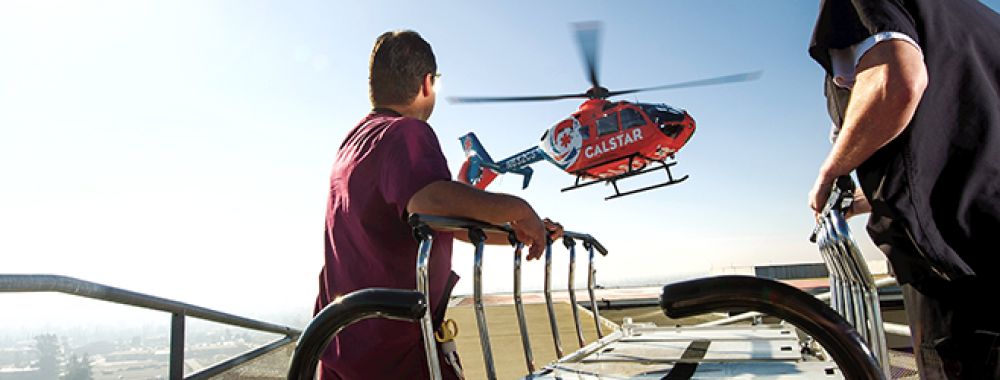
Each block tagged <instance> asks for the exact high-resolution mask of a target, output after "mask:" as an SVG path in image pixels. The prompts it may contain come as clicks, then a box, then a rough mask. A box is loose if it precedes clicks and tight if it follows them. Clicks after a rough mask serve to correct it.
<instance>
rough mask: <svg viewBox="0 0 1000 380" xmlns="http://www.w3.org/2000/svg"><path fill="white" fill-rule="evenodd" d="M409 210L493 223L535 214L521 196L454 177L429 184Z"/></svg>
mask: <svg viewBox="0 0 1000 380" xmlns="http://www.w3.org/2000/svg"><path fill="white" fill-rule="evenodd" d="M407 211H409V212H410V213H412V214H428V215H436V216H444V217H452V218H467V219H475V220H479V221H483V222H487V223H493V224H500V223H507V222H512V221H517V220H520V219H523V218H525V217H527V216H528V215H533V214H534V211H533V210H532V209H531V206H529V205H528V203H527V202H525V201H524V200H522V199H521V198H518V197H515V196H512V195H508V194H497V193H489V192H486V191H482V190H479V189H476V188H473V187H471V186H467V185H464V184H461V183H458V182H454V181H438V182H434V183H432V184H430V185H427V186H426V187H424V188H423V189H421V190H420V191H418V192H417V193H416V194H414V195H413V197H412V198H411V199H410V203H409V204H408V205H407Z"/></svg>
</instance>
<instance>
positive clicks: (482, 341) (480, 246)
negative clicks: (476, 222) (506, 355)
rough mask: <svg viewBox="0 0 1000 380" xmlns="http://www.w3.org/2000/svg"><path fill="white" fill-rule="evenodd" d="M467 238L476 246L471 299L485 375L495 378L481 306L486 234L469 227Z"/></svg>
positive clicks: (484, 314) (491, 378)
mask: <svg viewBox="0 0 1000 380" xmlns="http://www.w3.org/2000/svg"><path fill="white" fill-rule="evenodd" d="M469 240H470V241H472V243H473V244H474V245H475V246H476V254H475V256H474V258H473V269H472V277H473V279H474V281H475V284H474V285H473V290H472V291H473V299H475V309H476V325H477V326H479V345H480V347H482V350H483V362H484V363H485V365H486V377H487V378H489V379H490V380H496V378H497V370H496V366H495V365H494V363H493V349H492V347H493V346H492V345H491V344H490V333H489V331H488V328H487V325H486V309H485V308H484V307H483V251H485V250H486V235H485V233H484V232H483V230H481V229H479V228H470V229H469Z"/></svg>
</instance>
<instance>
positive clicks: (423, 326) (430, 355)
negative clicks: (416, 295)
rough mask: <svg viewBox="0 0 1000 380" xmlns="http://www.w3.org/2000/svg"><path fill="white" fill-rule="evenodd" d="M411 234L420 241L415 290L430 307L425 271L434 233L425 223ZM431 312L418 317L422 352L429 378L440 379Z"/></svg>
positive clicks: (427, 280) (429, 293) (429, 292)
mask: <svg viewBox="0 0 1000 380" xmlns="http://www.w3.org/2000/svg"><path fill="white" fill-rule="evenodd" d="M413 234H414V235H415V237H417V240H418V241H419V242H420V248H419V250H418V253H417V291H418V292H420V293H421V294H423V295H424V302H425V303H426V304H427V305H428V307H430V304H431V300H430V297H431V290H430V280H429V278H428V273H427V265H428V261H430V256H431V248H432V246H433V245H434V234H433V232H432V231H431V228H430V227H429V226H427V225H426V224H423V225H420V226H417V227H414V229H413ZM431 314H432V313H430V312H428V313H425V314H424V315H423V317H421V318H420V322H419V323H420V330H421V332H422V333H423V337H424V352H425V353H426V354H427V370H428V371H429V373H430V377H431V379H434V380H441V367H440V365H439V364H438V352H437V341H436V340H435V339H434V322H433V321H432V316H431Z"/></svg>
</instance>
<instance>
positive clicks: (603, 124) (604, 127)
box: [597, 112, 618, 136]
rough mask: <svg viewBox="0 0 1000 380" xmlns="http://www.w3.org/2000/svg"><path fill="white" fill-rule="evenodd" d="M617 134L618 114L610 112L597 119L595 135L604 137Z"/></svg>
mask: <svg viewBox="0 0 1000 380" xmlns="http://www.w3.org/2000/svg"><path fill="white" fill-rule="evenodd" d="M615 132H618V113H617V112H612V113H609V114H607V115H604V116H603V117H601V118H600V119H597V134H598V135H600V136H604V135H607V134H611V133H615Z"/></svg>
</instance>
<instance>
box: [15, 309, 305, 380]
mask: <svg viewBox="0 0 1000 380" xmlns="http://www.w3.org/2000/svg"><path fill="white" fill-rule="evenodd" d="M307 318H308V316H305V317H291V318H288V320H286V321H285V322H284V323H282V322H280V321H276V322H275V323H279V324H283V325H288V326H291V327H294V328H302V327H304V325H305V324H306V323H308V319H307ZM289 320H290V321H291V322H289ZM186 324H187V328H186V331H185V346H186V347H185V353H184V367H185V369H184V372H185V375H187V374H191V373H194V372H196V371H199V370H201V369H203V368H206V367H209V366H211V365H213V364H215V363H218V362H221V361H223V360H226V359H229V358H232V357H234V356H237V355H239V354H241V353H244V352H246V351H248V350H252V349H254V348H257V347H260V346H263V345H266V344H268V343H270V342H272V341H274V340H276V339H278V338H280V337H281V336H279V335H275V334H269V333H262V332H257V331H253V330H246V329H242V328H239V327H232V326H225V325H219V324H214V323H209V322H203V321H200V320H193V319H192V318H188V319H187V322H186ZM42 330H46V331H42ZM169 356H170V326H169V325H167V324H157V325H143V326H132V327H126V326H115V327H109V326H106V325H90V326H75V327H45V328H32V329H27V328H21V329H18V328H16V327H14V326H0V380H126V379H127V380H133V379H137V380H146V379H166V378H167V377H168V373H169Z"/></svg>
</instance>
